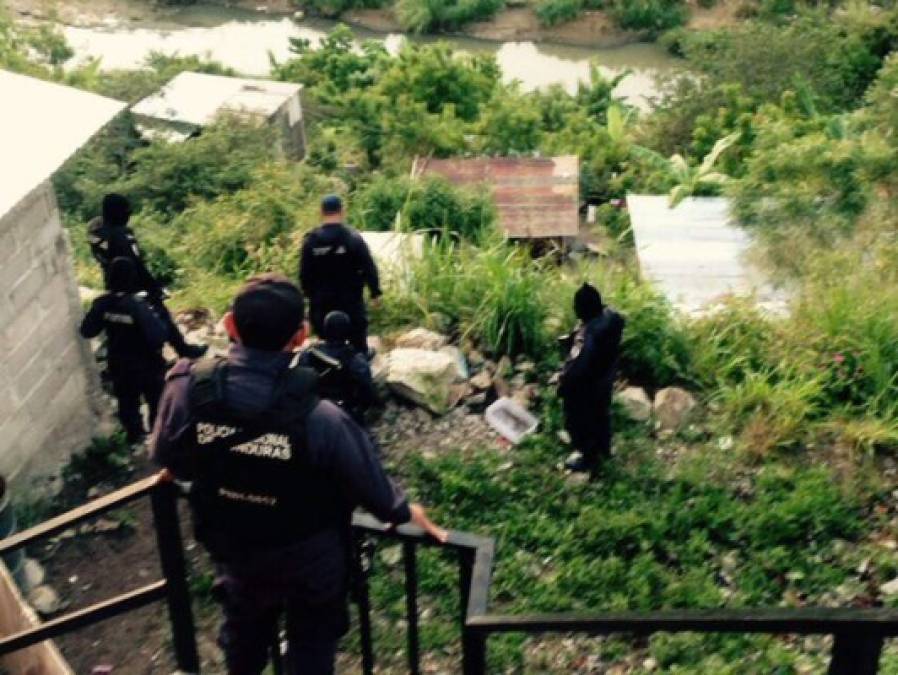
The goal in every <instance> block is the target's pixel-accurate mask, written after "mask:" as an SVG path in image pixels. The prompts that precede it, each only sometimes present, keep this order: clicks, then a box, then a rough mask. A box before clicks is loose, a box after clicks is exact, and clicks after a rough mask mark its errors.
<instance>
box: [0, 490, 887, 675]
mask: <svg viewBox="0 0 898 675" xmlns="http://www.w3.org/2000/svg"><path fill="white" fill-rule="evenodd" d="M146 496H149V497H150V498H151V500H152V506H153V516H154V524H155V527H156V534H157V544H158V549H159V556H160V562H161V567H162V574H163V579H161V580H159V581H156V582H153V583H151V584H148V585H146V586H143V587H141V588H138V589H136V590H133V591H131V592H129V593H125V594H123V595H119V596H117V597H115V598H112V599H110V600H107V601H104V602H101V603H98V604H95V605H93V606H91V607H88V608H86V609H82V610H78V611H75V612H72V613H70V614H66V615H64V616H61V617H58V618H56V619H53V620H51V621H48V622H46V623H44V624H42V625H40V626H37V627H35V628H32V629H29V630H26V631H23V632H21V633H18V634H16V635H10V636H6V637H0V656H3V655H5V654H8V653H10V652H13V651H16V650H18V649H23V648H25V647H28V646H30V645H32V644H36V643H38V642H41V641H43V640H46V639H49V638H53V637H56V636H58V635H62V634H64V633H68V632H71V631H74V630H77V629H79V628H82V627H84V626H88V625H91V624H93V623H96V622H98V621H102V620H104V619H108V618H111V617H114V616H117V615H119V614H122V613H125V612H128V611H131V610H133V609H137V608H138V607H142V606H144V605H147V604H150V603H152V602H157V601H160V600H163V599H164V600H166V601H167V603H168V610H169V618H170V620H171V625H172V632H173V638H174V639H173V643H174V649H175V657H176V661H177V665H178V668H179V669H180V670H181V671H183V672H186V673H198V672H199V660H198V658H197V650H196V638H195V632H194V624H193V617H192V612H191V608H190V596H189V590H188V587H187V580H186V569H185V564H184V554H183V547H182V540H181V532H180V524H179V520H178V510H177V496H178V491H177V488H176V486H174V485H173V484H171V483H168V482H163V481H160V480H159V479H158V478H157V477H151V478H147V479H144V480H142V481H139V482H137V483H135V484H133V485H131V486H128V487H126V488H123V489H121V490H119V491H117V492H114V493H112V494H109V495H106V496H105V497H101V498H99V499H97V500H94V501H93V502H90V503H89V504H87V505H85V506H82V507H80V508H78V509H75V510H73V511H70V512H68V513H66V514H63V515H61V516H58V517H57V518H53V519H52V520H49V521H47V522H45V523H42V524H40V525H38V526H36V527H33V528H31V529H29V530H26V531H24V532H21V533H19V534H16V535H13V536H11V537H8V538H7V539H4V540H2V541H0V555H3V554H6V553H10V552H12V551H14V550H16V549H18V548H21V547H22V546H26V545H28V544H30V543H32V542H34V541H37V540H39V539H41V538H44V537H48V536H52V535H53V534H56V533H57V532H61V531H63V530H65V529H68V528H70V527H72V526H74V525H76V524H78V523H79V522H81V521H84V520H87V519H89V518H93V517H95V516H98V515H100V514H101V513H104V512H106V511H109V510H111V509H114V508H118V507H120V506H123V505H124V504H127V503H129V502H132V501H134V500H136V499H139V498H141V497H146ZM353 533H354V541H355V546H354V548H355V555H354V556H353V557H354V560H355V561H356V565H357V568H358V569H357V570H356V576H357V580H358V583H357V587H356V589H355V596H356V602H357V604H358V606H359V616H360V621H359V632H360V637H361V643H362V654H361V659H362V670H363V672H364V673H366V675H367V674H369V673H373V671H374V662H375V654H374V645H373V639H372V632H371V603H370V598H369V596H368V584H367V578H368V573H369V572H370V561H371V555H370V546H369V544H368V541H367V540H368V539H369V538H370V537H378V538H389V539H392V540H395V541H398V542H399V543H400V544H401V546H402V558H403V569H404V572H405V593H406V613H407V617H406V618H407V626H408V628H407V643H408V647H407V656H408V668H409V672H410V673H414V674H417V673H418V672H419V671H420V643H419V629H418V566H417V547H418V546H438V547H440V548H442V549H444V550H446V551H447V553H449V554H452V555H455V557H456V559H457V561H458V570H459V575H458V579H459V627H460V639H461V645H462V663H461V668H460V670H462V672H463V673H464V674H465V675H482V674H483V673H486V672H487V644H488V640H489V637H490V636H491V635H494V634H499V633H526V634H545V633H564V634H570V633H580V634H585V635H607V634H611V633H633V634H639V635H649V634H652V633H658V632H672V633H675V632H698V633H765V634H799V635H833V636H834V638H835V639H834V643H833V651H832V658H831V660H830V665H829V671H828V672H829V674H830V675H873V674H874V673H876V672H877V671H878V667H879V656H880V652H881V651H882V645H883V641H884V640H885V639H886V638H890V637H895V636H896V635H898V611H895V610H889V609H829V608H799V609H787V608H777V609H760V610H752V609H715V610H676V611H656V612H620V613H596V614H585V615H584V614H545V615H499V614H490V613H489V612H488V609H489V607H488V605H489V589H490V581H491V575H492V568H493V555H494V552H495V545H494V541H493V540H492V539H491V538H488V537H481V536H477V535H473V534H468V533H465V532H456V531H451V532H450V533H449V539H448V541H446V542H445V543H439V542H437V541H435V540H434V539H432V538H429V537H427V536H426V535H425V534H424V533H423V532H422V531H421V530H420V529H419V528H417V527H414V526H411V525H404V526H400V527H398V528H390V527H388V526H386V525H384V524H383V523H381V522H379V521H378V520H376V519H375V518H373V517H371V516H368V515H364V514H356V515H355V516H354V518H353ZM272 656H273V660H274V661H275V671H276V672H281V669H280V666H281V664H280V663H279V661H280V654H279V648H277V646H275V648H273V649H272Z"/></svg>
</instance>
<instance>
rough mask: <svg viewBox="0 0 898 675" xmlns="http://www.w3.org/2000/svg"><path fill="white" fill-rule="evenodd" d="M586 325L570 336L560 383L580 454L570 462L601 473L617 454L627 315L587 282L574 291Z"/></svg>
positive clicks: (568, 424)
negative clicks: (618, 385)
mask: <svg viewBox="0 0 898 675" xmlns="http://www.w3.org/2000/svg"><path fill="white" fill-rule="evenodd" d="M574 313H575V314H576V315H577V318H578V319H579V320H580V325H579V326H577V328H576V329H575V330H574V332H573V333H572V334H571V335H570V336H569V337H568V344H569V348H570V349H569V352H568V355H567V359H566V360H565V363H564V369H563V370H562V372H561V379H560V380H559V382H558V395H559V396H560V397H561V399H562V404H563V409H564V425H565V429H566V430H567V432H568V433H569V434H570V436H571V444H572V445H573V446H574V448H576V450H577V451H578V453H579V454H576V453H575V454H574V455H572V456H571V457H569V458H568V460H567V461H566V462H565V466H566V467H567V468H568V469H570V470H571V471H588V472H589V473H590V474H591V475H592V476H595V475H596V474H597V472H598V470H599V468H600V464H601V462H602V461H604V460H605V459H607V458H608V456H609V455H610V453H611V397H612V393H613V390H614V379H615V375H616V373H617V362H618V358H619V356H620V344H621V337H622V335H623V330H624V318H623V317H622V316H621V315H620V314H618V313H617V312H615V311H614V310H613V309H611V308H610V307H606V306H605V305H604V303H603V302H602V295H601V294H600V293H599V291H598V289H596V288H595V287H594V286H592V285H591V284H588V283H584V284H583V285H582V286H581V287H580V288H579V289H578V290H577V292H576V293H575V294H574Z"/></svg>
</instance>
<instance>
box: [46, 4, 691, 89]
mask: <svg viewBox="0 0 898 675" xmlns="http://www.w3.org/2000/svg"><path fill="white" fill-rule="evenodd" d="M334 25H335V24H334V22H330V21H324V20H319V19H307V20H305V21H302V22H301V23H297V22H295V21H293V20H292V19H290V18H288V17H271V16H266V15H264V14H259V13H255V12H248V11H241V10H235V9H226V8H222V7H217V6H202V5H198V6H197V5H195V6H191V7H190V8H188V9H184V10H181V11H177V12H173V13H172V14H171V15H170V17H168V18H166V19H165V20H164V21H158V22H154V23H152V24H136V25H135V24H133V23H131V24H116V23H110V24H108V25H100V26H93V27H74V26H68V27H65V28H64V32H65V35H66V37H67V38H68V40H69V42H70V44H71V45H72V47H73V48H74V49H75V53H76V54H77V55H78V56H79V57H84V56H91V57H100V58H101V59H102V63H103V67H104V68H133V67H136V66H138V65H140V63H141V62H142V61H143V59H144V57H146V55H147V54H149V53H150V52H151V51H161V52H164V53H168V54H171V53H175V52H177V53H179V54H182V55H188V54H197V55H201V56H208V57H210V58H212V59H215V60H218V61H221V62H222V63H224V64H226V65H228V66H231V67H232V68H234V69H235V70H237V71H239V72H241V73H245V74H248V75H266V74H268V72H269V69H270V67H271V64H270V57H274V58H275V59H278V60H284V59H287V58H289V56H290V53H289V51H288V48H289V38H291V37H298V38H306V39H308V40H310V41H311V42H312V44H313V45H314V44H317V42H318V40H319V39H320V38H321V37H322V36H324V35H325V34H326V33H327V32H328V31H329V30H331V29H332V28H333V27H334ZM355 33H356V35H357V36H358V37H359V39H366V38H367V39H377V40H382V41H384V43H385V44H386V46H387V49H389V50H390V51H391V52H396V51H397V50H398V49H399V48H400V47H401V45H402V42H403V41H404V40H407V39H411V40H414V41H416V42H425V41H433V40H434V38H428V37H414V38H409V37H406V36H404V35H402V34H398V33H391V34H381V33H372V32H370V31H365V30H360V29H356V30H355ZM440 39H441V40H445V41H447V42H449V43H451V44H452V45H453V46H454V47H455V48H457V49H459V50H462V51H466V52H472V53H474V52H490V53H493V54H495V55H496V58H497V60H498V62H499V65H500V66H501V67H502V72H503V73H504V75H505V78H506V79H508V80H519V81H520V83H521V86H522V88H523V89H524V90H528V91H529V90H533V89H536V88H539V87H545V86H547V85H550V84H554V83H558V84H561V85H562V86H564V87H565V88H566V89H567V90H568V91H573V90H574V89H575V88H576V86H577V82H579V81H580V80H583V79H587V78H588V77H589V64H590V62H591V61H594V62H595V63H597V64H598V65H599V68H600V70H601V71H602V73H603V74H605V75H607V76H614V75H617V74H618V73H621V72H624V71H626V70H629V71H630V75H629V76H628V77H627V78H626V79H625V80H624V81H623V82H622V83H621V84H620V86H619V87H618V90H617V94H618V95H620V96H623V97H625V98H626V99H627V100H628V101H630V102H631V103H632V104H634V105H638V106H640V107H644V106H645V104H646V100H647V99H648V98H650V97H651V96H653V95H655V94H656V93H657V85H656V77H657V76H658V75H663V74H665V73H668V72H670V71H672V70H673V69H674V68H676V67H677V62H676V61H675V60H674V59H673V58H672V57H670V56H669V55H667V54H666V53H665V51H664V50H663V49H661V48H660V47H659V46H657V45H654V44H632V45H627V46H624V47H615V48H604V49H591V48H588V47H569V46H561V45H549V44H537V43H534V42H504V43H500V42H490V41H485V40H475V39H470V38H458V37H452V38H440Z"/></svg>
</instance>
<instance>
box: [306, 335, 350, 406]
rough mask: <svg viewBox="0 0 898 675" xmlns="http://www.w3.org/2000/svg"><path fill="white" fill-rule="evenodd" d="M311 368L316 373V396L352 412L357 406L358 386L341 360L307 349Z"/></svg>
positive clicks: (319, 351)
mask: <svg viewBox="0 0 898 675" xmlns="http://www.w3.org/2000/svg"><path fill="white" fill-rule="evenodd" d="M309 355H310V356H311V359H310V360H311V362H312V368H313V369H314V370H315V372H316V373H318V388H317V389H318V395H319V396H321V398H326V399H327V400H329V401H332V402H334V403H336V404H337V405H338V406H340V407H341V408H344V409H347V410H353V409H354V408H355V407H356V406H357V405H358V386H357V384H356V382H355V380H354V379H353V377H352V373H350V372H349V367H348V364H347V363H344V362H343V360H341V359H339V358H337V357H334V356H330V355H329V354H325V353H324V352H323V351H321V350H320V349H317V348H315V347H311V348H309Z"/></svg>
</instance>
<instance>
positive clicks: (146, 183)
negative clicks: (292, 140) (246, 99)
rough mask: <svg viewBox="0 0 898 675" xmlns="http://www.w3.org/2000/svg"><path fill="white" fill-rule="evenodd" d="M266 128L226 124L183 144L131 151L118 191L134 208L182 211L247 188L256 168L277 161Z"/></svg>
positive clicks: (232, 121)
mask: <svg viewBox="0 0 898 675" xmlns="http://www.w3.org/2000/svg"><path fill="white" fill-rule="evenodd" d="M275 133H276V132H275V131H274V129H272V128H271V127H269V126H267V125H260V124H257V123H253V122H242V121H239V120H237V119H225V120H222V121H220V122H217V123H216V124H214V125H212V126H210V127H207V128H206V129H204V130H203V133H202V134H201V135H200V136H199V137H197V138H195V139H190V140H188V141H185V142H183V143H165V142H156V143H152V144H150V145H149V146H147V147H146V148H141V149H139V150H137V151H136V152H134V154H133V155H132V157H131V160H132V162H133V167H132V168H131V170H130V172H129V173H128V175H127V177H126V178H124V179H123V180H122V181H121V184H120V187H119V191H121V192H123V193H124V194H126V195H127V196H129V197H130V198H131V200H132V202H133V205H134V206H135V207H136V208H138V209H139V208H149V209H152V210H155V211H158V212H160V213H163V214H171V215H174V214H177V213H179V212H180V211H183V210H184V209H185V208H186V207H187V206H188V205H189V204H190V202H191V200H193V199H197V198H203V199H213V198H215V197H217V196H218V195H221V194H227V193H229V192H233V191H235V190H239V189H240V188H242V187H244V186H246V185H247V184H248V183H249V181H250V177H251V175H252V172H253V170H254V169H255V167H257V166H259V165H260V164H261V163H262V162H264V161H265V160H266V159H271V158H273V157H274V156H275V154H276V150H275Z"/></svg>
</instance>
